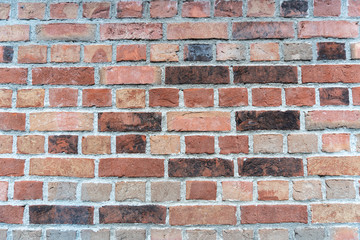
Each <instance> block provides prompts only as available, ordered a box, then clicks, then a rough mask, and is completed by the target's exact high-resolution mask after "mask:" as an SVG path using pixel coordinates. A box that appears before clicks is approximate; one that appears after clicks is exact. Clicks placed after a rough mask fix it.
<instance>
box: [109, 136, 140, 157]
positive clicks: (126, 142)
mask: <svg viewBox="0 0 360 240" xmlns="http://www.w3.org/2000/svg"><path fill="white" fill-rule="evenodd" d="M145 150H146V136H145V135H135V134H130V135H121V136H116V153H145Z"/></svg>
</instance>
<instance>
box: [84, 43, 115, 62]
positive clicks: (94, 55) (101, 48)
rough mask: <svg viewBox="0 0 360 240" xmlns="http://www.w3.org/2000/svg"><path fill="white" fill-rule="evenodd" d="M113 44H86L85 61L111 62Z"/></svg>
mask: <svg viewBox="0 0 360 240" xmlns="http://www.w3.org/2000/svg"><path fill="white" fill-rule="evenodd" d="M111 58H112V47H111V45H86V46H85V47H84V62H111Z"/></svg>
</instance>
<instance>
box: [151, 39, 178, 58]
mask: <svg viewBox="0 0 360 240" xmlns="http://www.w3.org/2000/svg"><path fill="white" fill-rule="evenodd" d="M178 52H179V45H178V44H166V43H160V44H151V46H150V61H151V62H178V61H179V56H178Z"/></svg>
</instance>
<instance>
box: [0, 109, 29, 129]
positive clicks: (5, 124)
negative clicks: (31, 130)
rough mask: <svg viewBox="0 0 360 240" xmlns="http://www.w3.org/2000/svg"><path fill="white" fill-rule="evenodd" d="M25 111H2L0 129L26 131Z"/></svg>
mask: <svg viewBox="0 0 360 240" xmlns="http://www.w3.org/2000/svg"><path fill="white" fill-rule="evenodd" d="M25 117H26V114H25V113H10V112H1V113H0V130H3V131H10V130H15V131H25Z"/></svg>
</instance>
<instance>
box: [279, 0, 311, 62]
mask: <svg viewBox="0 0 360 240" xmlns="http://www.w3.org/2000/svg"><path fill="white" fill-rule="evenodd" d="M289 2H296V1H293V0H291V1H289ZM303 2H305V1H303ZM283 51H284V60H285V61H300V60H303V61H306V60H311V59H312V46H311V44H310V43H284V45H283Z"/></svg>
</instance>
